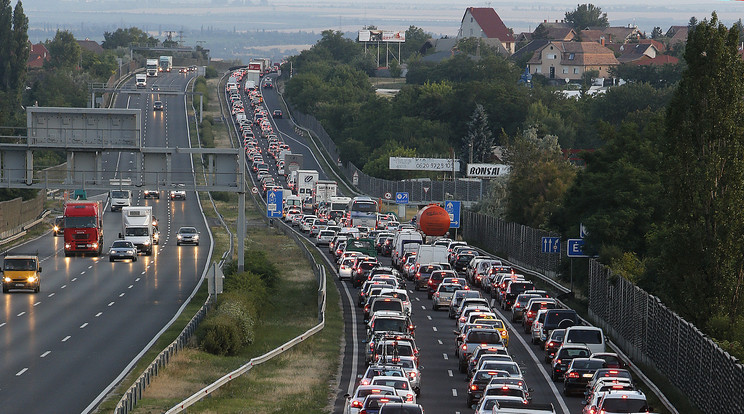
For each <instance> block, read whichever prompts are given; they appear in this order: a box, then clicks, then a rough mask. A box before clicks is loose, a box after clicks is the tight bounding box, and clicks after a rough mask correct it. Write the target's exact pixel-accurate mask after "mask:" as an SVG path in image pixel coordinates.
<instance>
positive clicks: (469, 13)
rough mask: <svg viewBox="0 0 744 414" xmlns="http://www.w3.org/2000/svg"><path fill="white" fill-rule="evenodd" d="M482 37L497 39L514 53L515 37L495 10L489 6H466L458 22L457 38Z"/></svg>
mask: <svg viewBox="0 0 744 414" xmlns="http://www.w3.org/2000/svg"><path fill="white" fill-rule="evenodd" d="M466 37H482V38H486V39H498V40H499V41H500V43H501V45H502V46H503V48H504V49H506V50H507V51H508V52H509V53H510V54H511V53H514V49H515V39H514V34H513V33H512V30H511V29H509V28H507V27H506V25H504V22H503V21H502V20H501V18H500V17H499V15H498V14H497V13H496V10H494V9H492V8H490V7H468V8H467V9H466V10H465V14H464V15H463V17H462V21H461V22H460V30H459V31H458V32H457V38H458V39H462V38H466Z"/></svg>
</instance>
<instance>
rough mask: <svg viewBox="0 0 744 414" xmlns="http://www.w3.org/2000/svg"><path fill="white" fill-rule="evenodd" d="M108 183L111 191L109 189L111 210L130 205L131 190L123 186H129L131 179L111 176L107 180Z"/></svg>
mask: <svg viewBox="0 0 744 414" xmlns="http://www.w3.org/2000/svg"><path fill="white" fill-rule="evenodd" d="M109 185H110V186H111V191H109V199H110V201H111V211H117V210H121V209H122V208H124V207H129V206H131V205H132V191H130V190H128V189H125V188H123V187H124V186H131V185H132V180H130V179H129V178H113V179H111V180H109Z"/></svg>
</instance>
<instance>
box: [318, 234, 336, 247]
mask: <svg viewBox="0 0 744 414" xmlns="http://www.w3.org/2000/svg"><path fill="white" fill-rule="evenodd" d="M335 236H336V232H335V231H333V230H321V231H320V233H318V237H316V238H315V245H316V246H320V245H322V244H325V245H328V243H330V242H331V240H333V238H334V237H335Z"/></svg>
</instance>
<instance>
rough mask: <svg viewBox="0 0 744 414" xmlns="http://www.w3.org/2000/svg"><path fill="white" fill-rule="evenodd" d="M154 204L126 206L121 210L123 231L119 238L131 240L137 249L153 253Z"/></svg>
mask: <svg viewBox="0 0 744 414" xmlns="http://www.w3.org/2000/svg"><path fill="white" fill-rule="evenodd" d="M154 235H155V230H154V226H153V225H152V206H136V207H124V208H123V209H122V210H121V233H119V238H123V239H124V240H128V241H131V242H132V243H134V245H135V246H137V251H139V252H143V253H144V254H145V255H147V256H150V255H151V254H152V245H153V236H154Z"/></svg>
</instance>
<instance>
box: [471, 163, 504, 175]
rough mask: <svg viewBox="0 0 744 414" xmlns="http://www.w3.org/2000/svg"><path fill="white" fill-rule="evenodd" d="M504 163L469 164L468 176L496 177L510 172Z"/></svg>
mask: <svg viewBox="0 0 744 414" xmlns="http://www.w3.org/2000/svg"><path fill="white" fill-rule="evenodd" d="M509 169H510V167H509V166H508V165H504V164H468V170H467V176H468V177H471V178H496V177H501V176H504V175H507V174H509Z"/></svg>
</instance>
